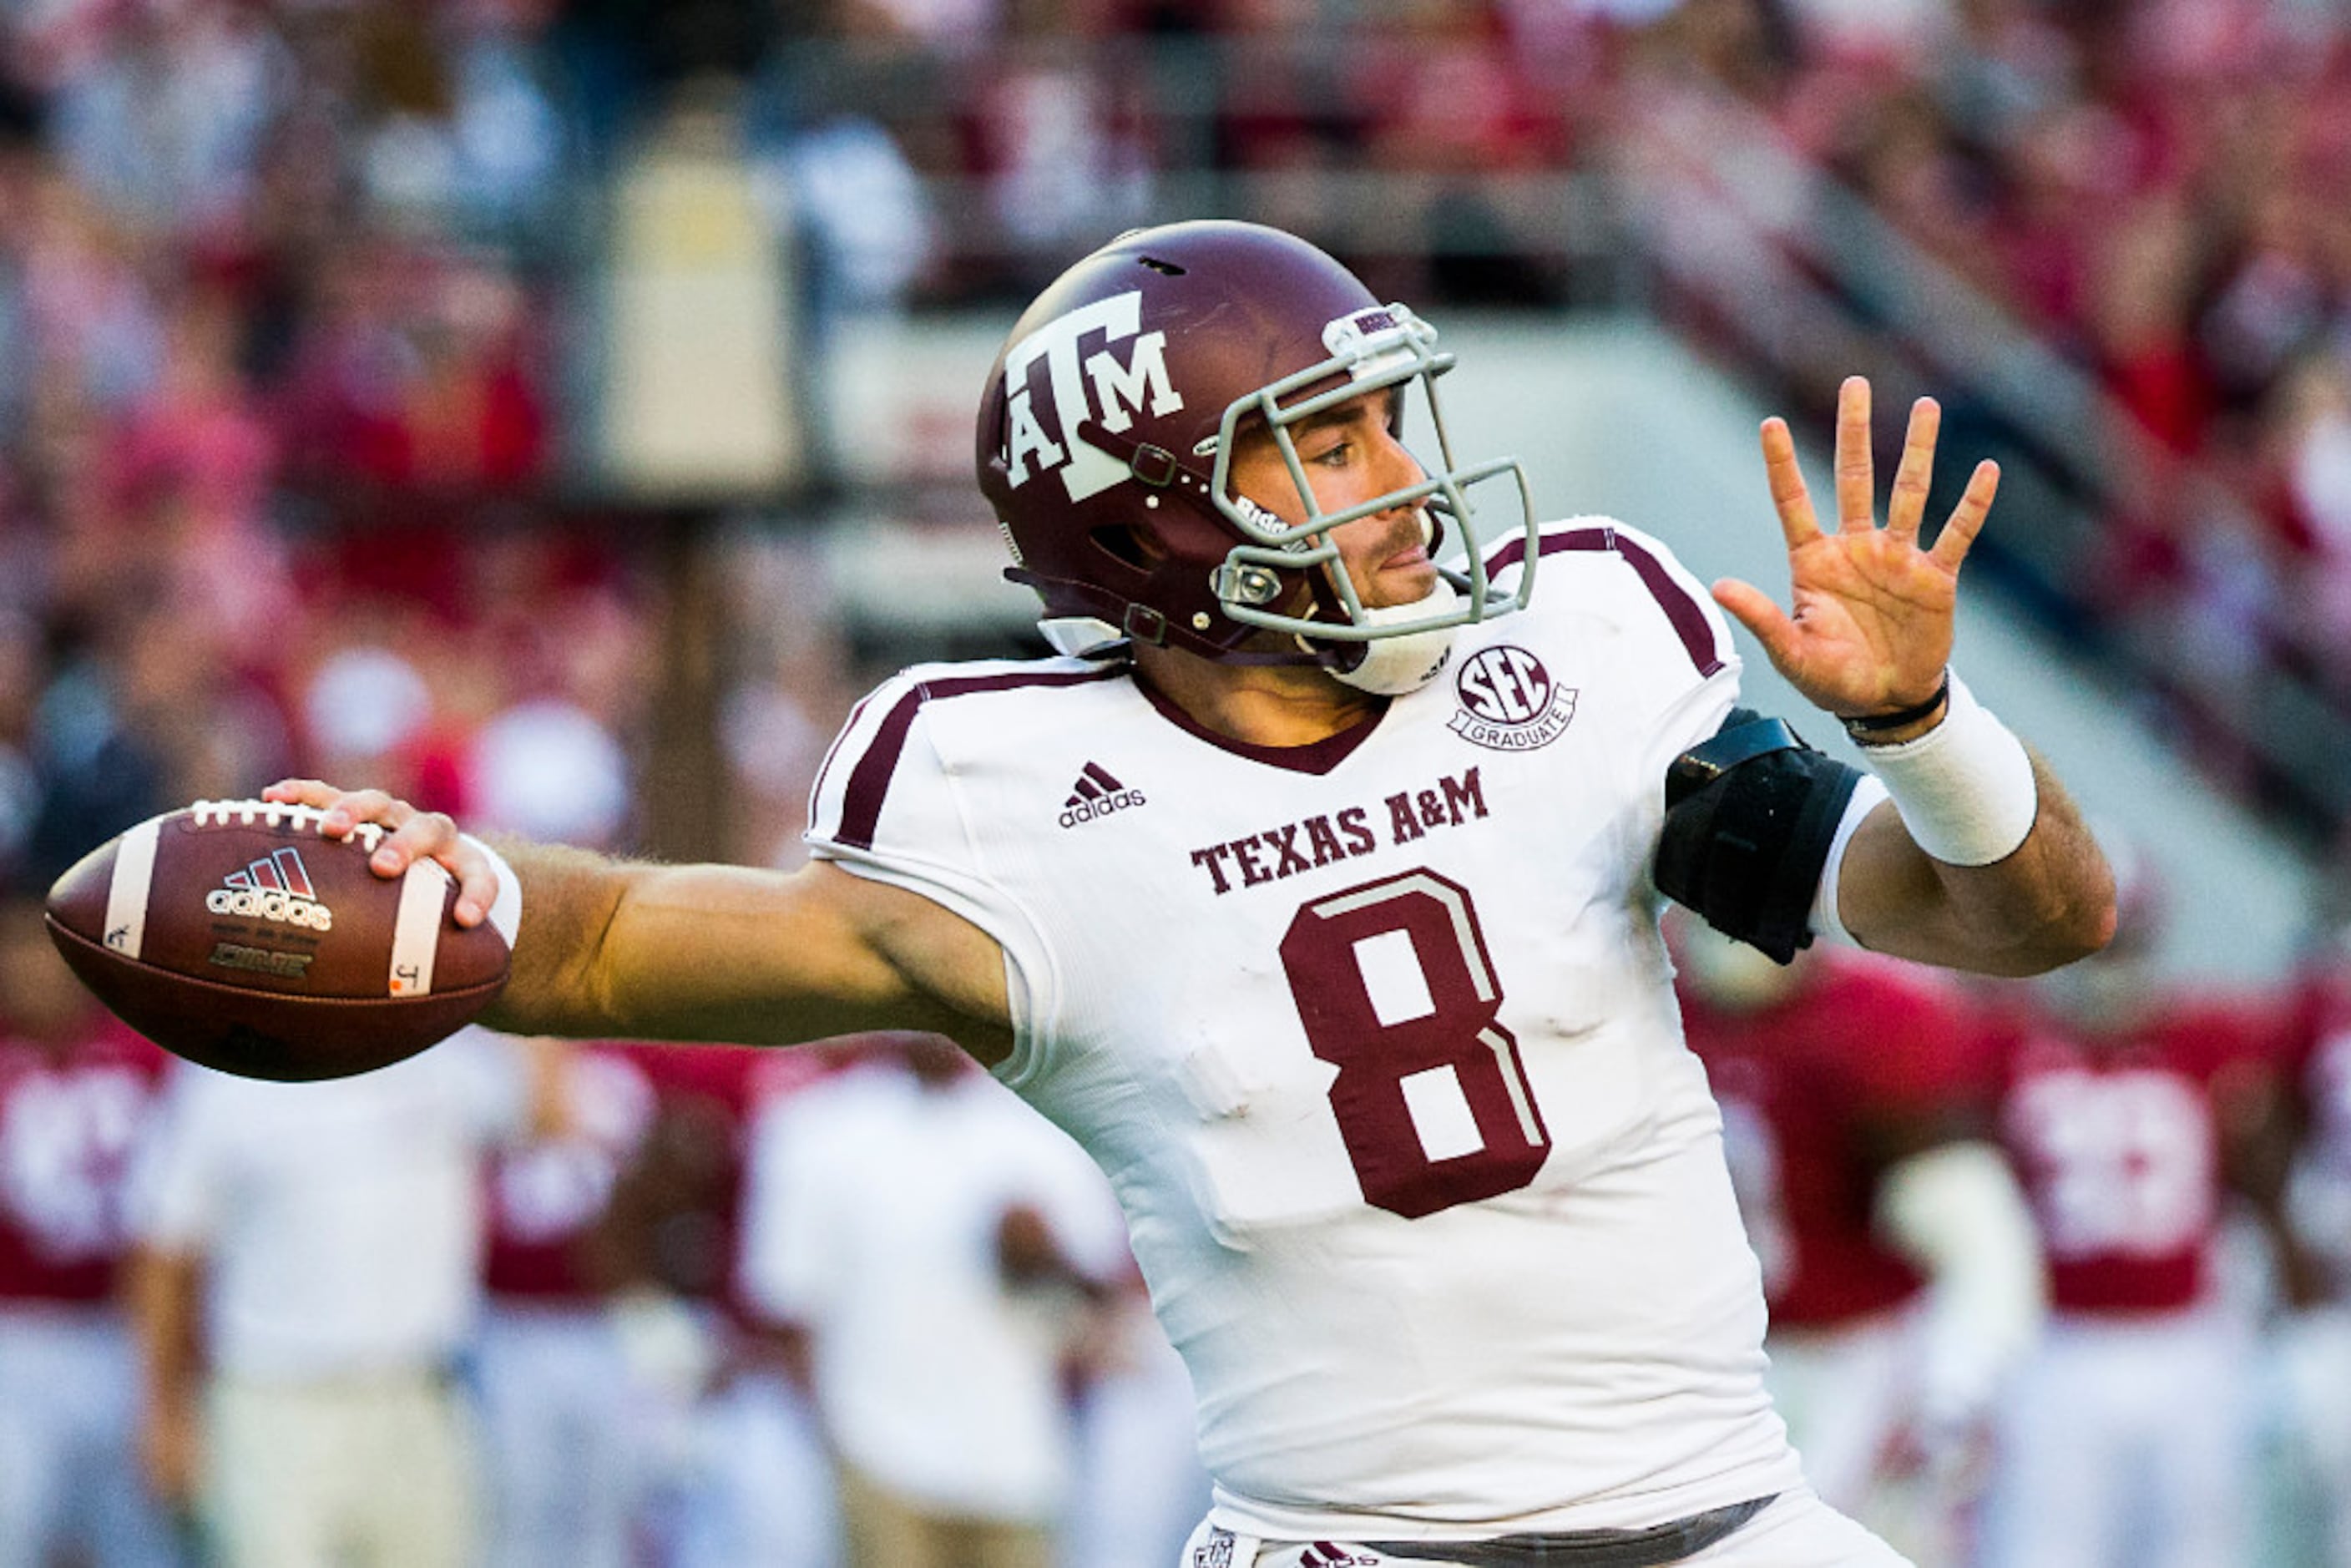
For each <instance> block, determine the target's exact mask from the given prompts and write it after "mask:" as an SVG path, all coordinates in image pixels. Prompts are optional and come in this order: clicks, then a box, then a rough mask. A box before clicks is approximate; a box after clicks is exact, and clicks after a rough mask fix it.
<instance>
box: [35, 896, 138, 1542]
mask: <svg viewBox="0 0 2351 1568" xmlns="http://www.w3.org/2000/svg"><path fill="white" fill-rule="evenodd" d="M170 1060H171V1059H170V1058H169V1057H167V1056H165V1055H164V1054H163V1053H162V1051H158V1050H157V1049H156V1048H155V1047H154V1046H152V1045H150V1044H149V1043H148V1042H147V1041H146V1040H142V1039H141V1038H140V1037H139V1036H137V1035H135V1034H133V1033H131V1030H129V1029H128V1028H126V1027H125V1026H123V1025H122V1024H120V1023H119V1022H117V1021H116V1020H115V1018H114V1016H113V1015H112V1014H111V1013H110V1012H108V1011H107V1010H106V1009H104V1008H101V1007H99V1005H98V1004H97V1002H96V1001H95V1000H94V999H93V998H91V997H90V995H89V992H88V991H85V990H83V989H82V988H81V986H80V985H79V984H78V982H76V981H75V979H74V977H73V976H72V974H71V973H70V972H69V971H68V970H67V969H66V967H64V965H63V964H62V963H61V962H60V961H59V960H58V958H57V950H56V949H55V948H54V947H52V946H50V945H49V939H48V936H47V934H46V933H45V932H44V931H43V930H42V928H41V911H40V906H39V905H38V904H37V903H35V902H33V901H31V900H29V899H28V900H23V901H12V902H9V903H7V904H0V1563H5V1564H9V1565H11V1568H16V1565H18V1564H22V1565H24V1568H41V1565H43V1564H47V1563H56V1562H78V1563H91V1564H93V1565H95V1568H142V1565H149V1564H161V1563H169V1562H172V1561H173V1560H174V1555H175V1554H174V1551H173V1542H172V1531H171V1528H170V1526H169V1525H168V1523H167V1522H166V1521H165V1518H164V1515H163V1513H162V1511H160V1510H159V1509H158V1508H157V1507H156V1505H155V1500H154V1499H153V1497H152V1494H151V1493H150V1492H149V1490H148V1489H147V1484H146V1480H145V1478H144V1477H143V1476H142V1475H141V1471H140V1466H139V1458H138V1446H137V1433H138V1429H139V1360H138V1355H137V1354H136V1351H135V1349H134V1347H133V1344H132V1342H131V1333H130V1329H129V1327H128V1325H127V1324H126V1323H125V1322H124V1321H123V1316H122V1312H121V1307H120V1302H119V1301H118V1299H117V1290H118V1285H119V1282H120V1281H119V1280H118V1277H117V1276H118V1272H119V1270H120V1267H121V1264H122V1262H123V1260H124V1258H125V1256H126V1255H127V1254H128V1252H129V1250H130V1247H131V1238H130V1233H129V1230H128V1228H127V1224H126V1217H125V1213H124V1203H125V1192H124V1187H125V1184H126V1178H127V1174H128V1171H129V1168H130V1166H131V1158H132V1155H133V1154H134V1152H135V1150H136V1148H137V1146H138V1144H139V1141H140V1140H141V1137H143V1136H144V1135H145V1134H146V1131H147V1127H148V1124H149V1122H150V1120H151V1118H152V1109H153V1105H154V1102H155V1099H156V1095H157V1092H158V1091H159V1088H160V1086H161V1082H162V1077H163V1073H164V1071H165V1067H166V1064H167V1063H168V1062H169V1061H170Z"/></svg>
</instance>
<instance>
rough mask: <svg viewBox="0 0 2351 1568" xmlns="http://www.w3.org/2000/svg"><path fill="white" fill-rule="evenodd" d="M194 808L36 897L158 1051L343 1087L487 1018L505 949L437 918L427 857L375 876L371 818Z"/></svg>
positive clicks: (434, 869) (154, 824)
mask: <svg viewBox="0 0 2351 1568" xmlns="http://www.w3.org/2000/svg"><path fill="white" fill-rule="evenodd" d="M323 815H324V813H323V812H320V811H318V810H313V809H311V808H308V807H303V806H290V805H279V804H276V803H273V802H269V801H264V800H227V801H204V800H200V801H198V802H197V803H196V804H194V805H193V806H189V807H185V808H183V809H182V810H177V811H170V812H166V813H165V814H164V815H162V816H160V817H156V818H153V819H152V820H150V821H145V822H141V824H140V825H139V826H137V827H135V828H132V829H131V831H128V832H126V833H124V834H122V835H121V836H120V838H117V839H115V840H113V841H110V842H109V843H106V844H103V845H101V846H99V848H98V849H96V850H94V851H92V852H90V853H89V855H87V856H86V857H84V858H83V860H82V862H81V863H79V864H78V865H77V866H75V867H74V868H73V869H72V870H71V871H69V872H68V873H65V875H63V876H62V877H59V878H58V879H57V885H56V886H55V887H52V888H51V889H50V890H49V900H48V926H49V936H50V937H51V938H52V939H53V940H54V941H55V942H56V943H57V948H58V950H59V951H60V952H62V953H63V954H64V955H65V958H66V962H67V963H68V964H69V965H71V966H72V967H73V970H74V973H75V974H77V975H78V976H80V977H81V979H82V983H83V984H85V985H87V986H88V987H89V988H90V989H91V990H92V991H94V992H96V993H97V995H98V997H99V999H100V1000H102V1001H103V1002H105V1003H106V1005H107V1006H108V1007H110V1008H111V1009H114V1011H115V1012H116V1013H117V1014H118V1015H120V1017H121V1019H123V1021H124V1022H126V1023H128V1024H130V1025H131V1028H133V1029H135V1030H138V1031H139V1032H140V1033H141V1034H143V1035H145V1036H147V1037H148V1038H149V1039H151V1040H154V1041H155V1042H156V1043H157V1044H158V1045H161V1046H162V1047H163V1048H164V1049H166V1050H168V1051H173V1052H175V1053H177V1054H179V1055H181V1056H184V1057H186V1058H187V1059H188V1060H189V1061H197V1062H202V1063H203V1064H204V1066H206V1067H213V1068H217V1069H219V1070H220V1071H224V1072H234V1073H237V1074H240V1075H241V1076H244V1077H247V1078H276V1079H286V1080H300V1079H317V1078H343V1077H348V1076H349V1075H350V1074H352V1073H355V1072H367V1071H372V1070H373V1069H375V1068H379V1067H383V1066H387V1065H389V1064H390V1063H392V1062H394V1061H400V1060H401V1059H402V1058H403V1057H407V1056H413V1055H414V1054H415V1053H416V1052H418V1051H422V1050H423V1049H424V1048H425V1047H426V1046H428V1045H431V1044H432V1043H433V1042H434V1041H435V1040H440V1039H442V1038H443V1037H444V1036H446V1035H448V1034H449V1033H451V1032H452V1031H453V1030H456V1029H457V1028H459V1027H460V1026H461V1025H463V1024H465V1022H466V1021H467V1020H468V1019H472V1018H473V1017H474V1016H475V1014H476V1013H478V1012H480V1011H481V1010H482V1009H484V1008H486V1007H487V1006H488V1005H489V1003H490V1001H491V999H492V998H495V997H496V995H497V994H498V991H499V988H501V987H503V986H504V985H505V984H506V978H507V942H506V938H505V937H504V936H500V935H499V933H498V932H497V931H496V929H495V928H494V927H493V926H492V925H490V924H489V923H488V922H487V921H485V922H483V923H482V924H481V925H475V926H473V927H470V928H468V927H464V926H460V925H457V924H456V923H455V921H454V920H452V919H451V918H450V913H449V912H450V909H451V907H452V906H453V905H454V904H455V901H456V895H457V888H456V883H455V881H454V880H453V879H452V878H451V877H450V875H449V873H447V872H446V871H444V870H443V869H442V867H441V866H440V865H439V864H438V863H437V862H434V861H430V860H420V861H418V862H415V863H414V864H413V865H411V866H410V867H409V868H408V871H407V872H406V873H405V874H404V875H402V876H398V877H392V878H384V877H379V876H377V875H376V874H375V873H372V872H371V871H370V870H369V869H368V856H369V854H370V853H371V852H372V851H373V849H374V847H375V844H376V842H377V841H378V840H379V839H380V837H381V829H379V828H376V827H375V826H373V825H372V824H368V825H363V826H362V827H360V830H359V831H357V832H356V833H354V834H353V835H352V836H351V837H350V838H349V839H333V838H329V837H327V836H325V834H324V832H323V831H321V828H320V821H321V819H322V817H323Z"/></svg>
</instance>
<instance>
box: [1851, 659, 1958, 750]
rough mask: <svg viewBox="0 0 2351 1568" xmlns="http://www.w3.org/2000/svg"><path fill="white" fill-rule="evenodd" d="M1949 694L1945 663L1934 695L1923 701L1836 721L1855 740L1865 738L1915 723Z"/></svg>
mask: <svg viewBox="0 0 2351 1568" xmlns="http://www.w3.org/2000/svg"><path fill="white" fill-rule="evenodd" d="M1950 695H1951V669H1950V666H1949V665H1948V664H1946V665H1944V666H1943V679H1942V681H1941V683H1940V684H1938V685H1937V686H1936V687H1935V695H1933V696H1930V697H1928V699H1927V700H1926V701H1925V702H1922V703H1917V704H1915V705H1913V706H1909V707H1906V708H1896V709H1895V710H1894V711H1893V712H1892V713H1871V714H1856V715H1855V716H1853V717H1851V718H1840V719H1838V720H1837V722H1838V723H1839V724H1842V725H1844V732H1845V733H1846V734H1847V735H1849V736H1851V737H1854V738H1855V740H1867V739H1868V738H1869V737H1871V736H1873V735H1884V734H1886V733H1887V732H1888V731H1890V730H1896V729H1900V728H1902V727H1905V726H1907V725H1913V724H1917V722H1918V721H1919V720H1920V719H1922V718H1925V717H1926V716H1928V714H1930V713H1933V712H1934V711H1935V710H1936V709H1937V708H1938V707H1940V706H1943V704H1944V703H1945V702H1946V701H1948V700H1949V697H1950Z"/></svg>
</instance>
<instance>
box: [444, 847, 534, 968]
mask: <svg viewBox="0 0 2351 1568" xmlns="http://www.w3.org/2000/svg"><path fill="white" fill-rule="evenodd" d="M457 837H458V838H459V839H460V840H462V841H464V842H465V843H467V844H469V845H471V846H472V847H473V848H475V849H476V850H479V851H480V852H482V854H483V855H484V856H485V857H486V859H487V860H488V861H489V862H490V869H491V870H493V871H495V872H496V873H498V895H497V897H496V899H494V900H492V901H491V904H490V915H489V921H490V925H491V927H492V928H493V929H494V930H496V932H497V934H498V935H499V936H503V937H505V938H506V939H507V946H508V947H512V946H514V942H515V933H516V932H517V931H519V930H521V929H522V879H521V878H520V877H517V875H515V869H514V867H512V866H510V865H508V864H507V857H506V856H504V855H502V854H500V853H498V852H497V851H496V850H494V849H492V848H490V846H489V845H487V844H486V843H484V842H482V841H481V840H479V839H477V838H475V836H474V835H473V834H471V833H459V834H458V835H457Z"/></svg>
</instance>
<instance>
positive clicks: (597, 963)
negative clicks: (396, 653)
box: [264, 780, 1012, 1065]
mask: <svg viewBox="0 0 2351 1568" xmlns="http://www.w3.org/2000/svg"><path fill="white" fill-rule="evenodd" d="M264 796H265V798H266V799H268V800H286V801H298V802H300V803H302V804H304V805H309V806H315V807H318V808H319V809H321V810H324V811H325V812H326V821H325V822H324V823H323V824H322V826H323V828H324V831H327V832H329V833H330V834H334V833H346V832H349V831H350V830H351V829H353V828H356V827H357V826H358V825H359V824H360V822H369V821H371V822H377V823H381V824H382V825H383V826H384V827H386V828H388V829H390V830H391V831H390V832H388V833H387V834H386V835H385V837H384V839H383V841H382V842H381V844H380V845H379V846H378V848H377V850H376V852H375V854H374V855H373V857H372V858H371V861H370V867H371V870H373V871H374V872H375V873H377V874H378V875H381V876H387V877H391V876H398V875H400V874H401V873H402V872H403V871H405V870H406V869H407V867H408V865H409V864H410V863H411V862H413V861H414V860H417V859H419V858H426V857H429V858H431V859H434V860H436V861H439V862H441V863H442V864H443V865H444V866H445V867H447V868H448V870H449V871H450V872H451V873H452V874H454V875H455V877H456V878H457V881H458V898H457V904H456V909H455V915H456V919H457V921H458V923H459V924H460V925H475V924H478V923H479V922H480V921H481V920H483V919H485V918H486V917H487V915H488V913H489V910H490V907H491V905H492V904H494V903H495V902H496V897H497V894H498V872H497V869H496V863H495V862H493V861H492V859H491V858H490V856H488V855H487V854H486V853H484V852H483V850H482V848H481V847H480V846H479V845H478V844H476V843H475V842H474V841H472V840H470V839H468V838H467V837H466V836H465V835H463V834H461V833H460V832H459V831H457V828H456V825H455V823H454V822H452V821H450V820H449V818H447V817H446V816H444V815H443V814H441V813H439V812H433V811H419V810H416V809H415V808H413V807H412V806H410V805H408V804H407V803H406V802H404V801H401V800H394V799H392V797H390V796H388V795H386V794H384V793H383V792H382V791H381V790H357V791H346V790H343V789H337V788H335V787H334V786H332V785H329V784H324V783H320V782H319V781H317V780H291V781H288V782H286V783H281V784H275V785H272V786H270V788H269V789H267V790H265V791H264ZM499 854H500V855H501V856H503V857H504V858H505V859H506V861H507V863H508V865H509V866H511V868H512V869H513V871H514V873H515V875H516V878H517V881H518V882H519V883H520V884H521V890H522V894H523V904H522V920H521V924H520V926H519V928H518V930H517V934H516V936H515V939H514V958H513V969H512V973H511V975H510V976H509V977H508V979H507V987H506V989H505V991H504V993H503V994H502V995H501V996H500V998H498V1000H497V1002H496V1004H495V1005H494V1006H493V1007H492V1009H490V1010H489V1011H488V1012H487V1013H486V1014H485V1015H484V1017H483V1020H482V1021H484V1022H485V1023H486V1024H488V1025H490V1026H491V1027H493V1028H496V1029H500V1030H508V1031H511V1032H514V1033H517V1034H552V1035H570V1036H576V1037H583V1038H596V1039H612V1040H727V1041H733V1042H735V1043H737V1044H744V1045H792V1044H798V1043H800V1042H802V1041H805V1040H822V1039H827V1038H830V1037H831V1036H834V1035H841V1034H853V1033H858V1032H861V1031H863V1030H882V1029H891V1030H928V1031H931V1032H935V1033H938V1034H944V1035H946V1036H947V1037H948V1038H950V1039H952V1040H956V1041H957V1042H958V1043H959V1044H961V1045H962V1046H963V1047H964V1049H965V1050H966V1051H969V1052H970V1053H971V1054H972V1055H973V1056H975V1057H977V1058H978V1059H979V1060H980V1061H982V1062H984V1063H987V1064H990V1065H992V1064H994V1063H995V1062H997V1061H1001V1060H1003V1059H1004V1058H1005V1057H1006V1056H1008V1055H1009V1054H1010V1052H1011V1049H1012V1034H1011V1027H1010V1001H1009V995H1008V984H1007V981H1006V977H1005V971H1004V955H1003V951H1002V949H1001V948H1000V947H999V946H998V945H997V943H996V942H995V940H994V939H993V938H991V937H989V936H987V934H986V933H984V932H982V931H981V930H980V929H979V928H978V927H977V926H975V925H971V924H970V923H969V922H968V921H966V920H964V919H963V918H962V917H961V916H959V915H955V914H953V913H951V912H950V911H948V910H946V909H945V908H943V907H941V906H940V905H939V904H935V903H933V902H931V901H930V900H929V899H926V898H924V897H922V896H921V895H920V894H914V893H909V892H906V891H904V889H901V888H896V887H892V886H890V885H888V884H886V883H880V882H876V881H873V880H872V879H869V878H863V877H859V876H855V875H852V873H848V872H845V871H843V870H841V868H840V867H838V866H836V865H832V864H830V863H828V862H813V863H811V864H810V865H808V866H805V867H802V868H801V869H800V870H799V871H796V872H791V873H784V872H778V871H769V870H760V869H754V868H750V867H743V866H724V865H655V864H647V863H643V862H627V861H620V860H614V859H611V858H608V857H606V856H602V855H598V854H592V853H590V852H586V851H582V850H575V849H569V848H565V847H561V846H557V845H542V844H525V843H501V844H500V845H499Z"/></svg>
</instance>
